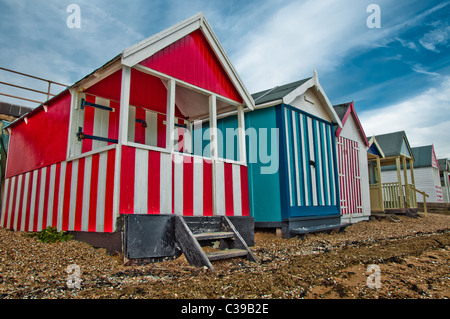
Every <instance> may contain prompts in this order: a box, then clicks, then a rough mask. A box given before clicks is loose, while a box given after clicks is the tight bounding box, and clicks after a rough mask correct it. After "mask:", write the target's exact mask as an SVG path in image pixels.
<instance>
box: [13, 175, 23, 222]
mask: <svg viewBox="0 0 450 319" xmlns="http://www.w3.org/2000/svg"><path fill="white" fill-rule="evenodd" d="M17 178H18V181H17V192H16V200H15V203H16V207H15V209H14V220H11V223H12V225H11V226H12V228H13V229H14V230H17V220H18V217H19V207H20V203H19V202H20V192H21V187H22V179H23V175H19V176H17Z"/></svg>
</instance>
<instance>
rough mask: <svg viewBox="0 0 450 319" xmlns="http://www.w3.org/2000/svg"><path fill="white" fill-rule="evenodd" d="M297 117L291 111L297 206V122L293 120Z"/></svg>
mask: <svg viewBox="0 0 450 319" xmlns="http://www.w3.org/2000/svg"><path fill="white" fill-rule="evenodd" d="M296 117H297V113H296V112H292V137H293V141H294V150H293V152H294V164H295V184H296V186H297V187H296V189H297V206H300V203H301V197H300V187H301V186H300V173H299V170H300V169H299V167H298V162H299V159H298V147H297V138H298V136H297V135H298V132H297V123H296V121H295V118H296Z"/></svg>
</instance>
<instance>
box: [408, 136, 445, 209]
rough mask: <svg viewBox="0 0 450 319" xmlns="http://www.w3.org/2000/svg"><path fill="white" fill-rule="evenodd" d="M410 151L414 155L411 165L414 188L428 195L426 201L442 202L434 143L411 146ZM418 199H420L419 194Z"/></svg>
mask: <svg viewBox="0 0 450 319" xmlns="http://www.w3.org/2000/svg"><path fill="white" fill-rule="evenodd" d="M412 153H413V155H414V164H413V165H414V178H415V185H416V188H417V189H418V190H420V191H422V192H425V193H426V194H427V195H428V196H429V197H428V198H427V202H430V203H443V202H444V197H443V193H442V187H441V180H440V175H439V162H438V160H437V158H436V153H435V151H434V145H425V146H419V147H413V148H412ZM410 172H411V170H409V171H408V173H410ZM408 176H409V175H408ZM418 201H422V199H421V198H420V196H419V198H418Z"/></svg>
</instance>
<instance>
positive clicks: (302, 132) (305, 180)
mask: <svg viewBox="0 0 450 319" xmlns="http://www.w3.org/2000/svg"><path fill="white" fill-rule="evenodd" d="M303 117H304V115H303V114H300V121H299V122H300V136H301V141H302V146H303V147H302V158H303V190H304V192H305V193H304V198H305V206H308V205H309V204H310V203H309V187H308V176H307V172H308V171H307V169H308V167H309V163H307V161H306V152H305V147H306V146H305V135H306V134H307V132H305V127H304V125H303V121H304V119H303Z"/></svg>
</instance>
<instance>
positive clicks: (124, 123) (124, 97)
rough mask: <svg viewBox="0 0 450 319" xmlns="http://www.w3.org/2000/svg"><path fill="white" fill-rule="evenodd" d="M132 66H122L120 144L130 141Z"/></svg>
mask: <svg viewBox="0 0 450 319" xmlns="http://www.w3.org/2000/svg"><path fill="white" fill-rule="evenodd" d="M130 85H131V68H130V67H127V66H123V67H122V86H121V92H120V120H119V141H118V142H119V145H120V144H124V145H127V143H128V114H129V112H130Z"/></svg>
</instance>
